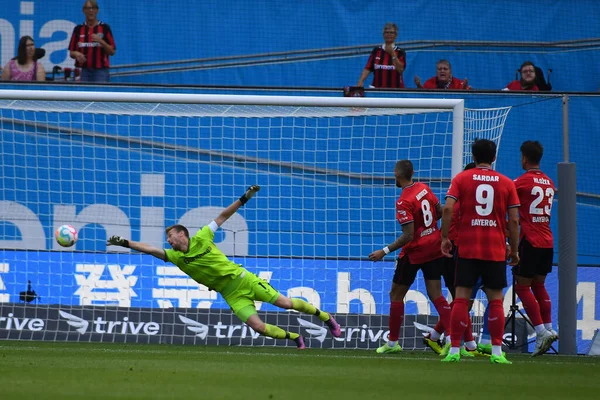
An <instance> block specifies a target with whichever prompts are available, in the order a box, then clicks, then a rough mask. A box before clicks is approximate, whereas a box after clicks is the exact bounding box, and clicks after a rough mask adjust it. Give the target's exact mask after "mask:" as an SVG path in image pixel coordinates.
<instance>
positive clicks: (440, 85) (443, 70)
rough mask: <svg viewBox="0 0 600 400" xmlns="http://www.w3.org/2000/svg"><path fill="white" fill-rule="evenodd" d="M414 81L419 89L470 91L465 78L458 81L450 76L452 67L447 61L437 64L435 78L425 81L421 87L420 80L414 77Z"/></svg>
mask: <svg viewBox="0 0 600 400" xmlns="http://www.w3.org/2000/svg"><path fill="white" fill-rule="evenodd" d="M414 81H415V85H417V87H418V88H419V89H464V90H471V89H472V88H471V86H469V80H468V79H467V78H465V79H463V80H460V79H458V78H455V77H453V76H452V65H450V61H448V60H440V61H438V62H437V64H436V73H435V76H434V77H433V78H429V79H428V80H426V81H425V84H424V85H421V78H419V77H418V76H416V75H415V78H414Z"/></svg>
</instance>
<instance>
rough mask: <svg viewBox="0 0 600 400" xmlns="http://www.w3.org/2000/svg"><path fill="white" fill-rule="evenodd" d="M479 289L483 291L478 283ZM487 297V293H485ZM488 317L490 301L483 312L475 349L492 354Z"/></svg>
mask: <svg viewBox="0 0 600 400" xmlns="http://www.w3.org/2000/svg"><path fill="white" fill-rule="evenodd" d="M480 288H481V290H483V291H484V292H485V288H484V287H483V286H482V285H480ZM486 297H487V293H486ZM489 317H490V303H489V302H488V304H487V306H486V307H485V311H484V313H483V327H482V328H481V338H480V339H479V343H478V344H477V350H478V351H479V352H480V353H483V354H487V355H491V354H492V337H491V336H490V326H489V323H488V319H489Z"/></svg>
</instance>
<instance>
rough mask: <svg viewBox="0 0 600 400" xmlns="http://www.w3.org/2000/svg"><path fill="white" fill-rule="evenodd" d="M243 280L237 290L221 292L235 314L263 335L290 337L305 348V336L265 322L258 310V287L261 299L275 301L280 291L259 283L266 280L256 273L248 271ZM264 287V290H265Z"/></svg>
mask: <svg viewBox="0 0 600 400" xmlns="http://www.w3.org/2000/svg"><path fill="white" fill-rule="evenodd" d="M240 279H241V281H240V282H239V285H238V286H237V288H236V289H235V290H232V291H227V292H224V293H221V294H222V295H223V298H224V299H225V301H226V302H227V304H229V306H230V307H231V309H232V310H233V312H234V313H235V315H237V317H238V318H239V319H240V320H242V322H244V323H246V325H248V326H249V327H250V328H252V329H253V330H254V331H255V332H258V333H260V334H261V335H264V336H268V337H271V338H273V339H290V340H293V341H294V342H295V344H296V346H297V347H298V348H299V349H304V348H306V346H305V345H304V338H303V337H302V336H301V335H300V334H298V333H295V332H288V331H285V330H283V329H281V328H280V327H278V326H275V325H271V324H267V323H265V322H263V321H262V320H261V319H260V317H259V316H258V314H257V312H256V306H255V304H254V300H255V298H256V297H257V296H256V288H257V287H258V289H259V290H257V291H258V292H259V293H260V295H259V297H260V299H259V300H261V301H267V302H274V301H275V300H276V299H277V297H278V296H279V293H278V292H277V291H276V290H275V289H273V288H272V287H271V286H270V285H268V284H266V285H265V284H263V285H262V286H261V285H258V283H262V282H265V281H263V280H262V279H259V278H258V277H257V276H256V275H254V274H252V273H250V272H246V274H245V275H244V276H243V277H241V278H240ZM263 289H264V290H263Z"/></svg>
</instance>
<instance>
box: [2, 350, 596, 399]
mask: <svg viewBox="0 0 600 400" xmlns="http://www.w3.org/2000/svg"><path fill="white" fill-rule="evenodd" d="M509 358H510V359H511V360H512V361H513V362H514V364H513V365H491V364H489V359H487V358H477V359H472V360H464V361H462V362H461V363H460V364H450V365H447V364H442V363H441V362H440V361H439V358H438V357H437V356H435V355H434V354H433V353H431V352H404V353H401V354H394V355H386V356H380V355H377V354H375V353H374V352H373V351H364V350H311V349H308V350H305V351H298V350H295V349H292V348H261V347H259V348H255V347H200V346H173V345H124V344H89V343H49V342H29V341H20V342H17V341H0V399H19V400H26V399H40V400H41V399H43V400H52V399H78V400H81V399H187V398H194V399H239V398H246V399H282V400H283V399H287V400H294V399H312V398H314V399H339V400H351V399H392V398H398V399H411V398H418V399H429V398H436V399H444V400H448V399H469V398H474V396H477V397H480V396H483V397H484V398H488V399H518V398H523V399H525V398H527V399H536V398H540V399H541V398H543V399H545V400H547V399H565V398H573V399H598V398H600V368H599V367H600V360H598V359H596V358H591V357H563V356H556V355H545V356H542V357H539V358H535V359H533V358H531V357H529V356H526V355H521V354H518V355H511V356H510V357H509Z"/></svg>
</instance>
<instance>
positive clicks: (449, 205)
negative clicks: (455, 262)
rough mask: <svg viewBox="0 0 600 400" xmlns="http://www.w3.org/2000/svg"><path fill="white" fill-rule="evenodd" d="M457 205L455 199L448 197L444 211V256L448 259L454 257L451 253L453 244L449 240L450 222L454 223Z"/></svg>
mask: <svg viewBox="0 0 600 400" xmlns="http://www.w3.org/2000/svg"><path fill="white" fill-rule="evenodd" d="M455 204H456V199H455V198H453V197H446V204H444V210H443V211H442V254H443V255H445V256H446V257H452V254H451V253H450V252H451V251H452V243H451V242H450V240H449V239H448V232H449V231H450V222H452V213H453V212H454V205H455Z"/></svg>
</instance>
